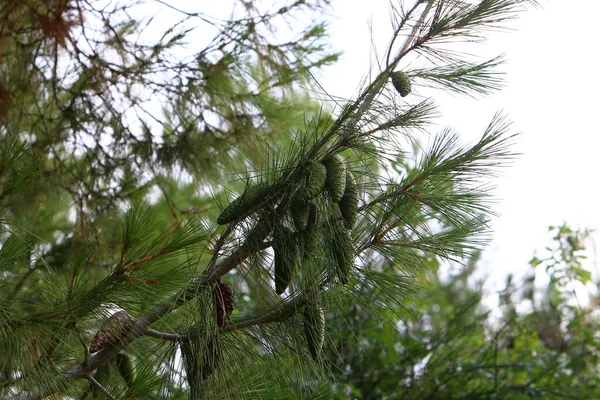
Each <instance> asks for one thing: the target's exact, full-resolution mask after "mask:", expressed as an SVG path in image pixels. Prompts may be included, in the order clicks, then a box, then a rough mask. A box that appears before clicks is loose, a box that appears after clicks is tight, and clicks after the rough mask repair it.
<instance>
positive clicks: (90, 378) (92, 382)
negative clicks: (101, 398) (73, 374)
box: [86, 375, 117, 400]
mask: <svg viewBox="0 0 600 400" xmlns="http://www.w3.org/2000/svg"><path fill="white" fill-rule="evenodd" d="M86 379H87V380H88V381H90V383H91V384H92V385H94V386H95V387H96V388H97V389H98V390H100V391H101V392H102V393H104V394H105V395H106V396H108V397H109V398H110V399H112V400H117V398H116V397H115V396H113V395H112V394H111V393H110V392H109V391H108V390H106V388H105V387H104V386H102V385H101V384H100V382H98V381H97V380H95V379H94V377H93V376H91V375H88V376H86Z"/></svg>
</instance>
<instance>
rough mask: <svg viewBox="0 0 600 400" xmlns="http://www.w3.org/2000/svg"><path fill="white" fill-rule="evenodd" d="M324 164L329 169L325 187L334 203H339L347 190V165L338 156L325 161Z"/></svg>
mask: <svg viewBox="0 0 600 400" xmlns="http://www.w3.org/2000/svg"><path fill="white" fill-rule="evenodd" d="M323 164H324V165H325V167H326V168H327V180H326V181H325V187H326V188H327V191H328V192H329V195H330V196H331V198H332V199H333V201H335V202H338V201H340V200H341V199H342V196H344V191H345V190H346V164H345V163H344V161H343V160H342V158H341V157H340V156H338V155H335V156H333V157H331V158H328V159H327V160H324V161H323Z"/></svg>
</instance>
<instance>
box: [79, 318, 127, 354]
mask: <svg viewBox="0 0 600 400" xmlns="http://www.w3.org/2000/svg"><path fill="white" fill-rule="evenodd" d="M134 321H135V319H134V318H133V317H132V316H131V315H129V313H128V312H127V311H119V312H116V313H114V314H113V315H111V316H110V318H108V319H107V320H106V321H105V322H104V325H102V328H100V330H99V331H98V332H96V334H95V335H94V337H93V338H92V343H91V345H90V353H95V352H97V351H100V350H102V349H103V348H104V347H106V345H107V344H109V343H115V342H116V341H118V340H119V339H121V338H122V337H123V336H124V335H125V333H126V332H127V331H128V330H129V329H131V328H132V327H133V322H134Z"/></svg>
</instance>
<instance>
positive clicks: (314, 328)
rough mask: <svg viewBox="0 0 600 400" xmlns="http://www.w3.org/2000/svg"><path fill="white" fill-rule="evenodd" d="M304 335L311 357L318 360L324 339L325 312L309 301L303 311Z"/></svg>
mask: <svg viewBox="0 0 600 400" xmlns="http://www.w3.org/2000/svg"><path fill="white" fill-rule="evenodd" d="M303 315H304V335H305V336H306V344H307V345H308V350H309V351H310V354H311V355H312V357H313V359H315V360H318V359H319V355H320V354H321V349H322V348H323V342H324V341H325V313H324V312H323V308H321V306H319V305H317V304H314V303H312V302H309V303H308V304H307V305H306V306H305V307H304V311H303Z"/></svg>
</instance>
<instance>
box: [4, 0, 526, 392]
mask: <svg viewBox="0 0 600 400" xmlns="http://www.w3.org/2000/svg"><path fill="white" fill-rule="evenodd" d="M522 3H523V2H521V1H517V0H481V1H475V2H466V1H456V0H416V1H412V2H411V1H399V2H397V3H394V8H393V16H394V26H393V27H394V32H393V36H392V37H391V38H390V41H389V47H388V48H387V50H386V52H385V54H384V55H383V57H381V59H379V60H378V61H379V62H378V64H377V65H378V70H377V71H373V73H372V74H371V75H372V76H373V79H372V80H370V81H368V82H366V84H365V85H364V87H363V88H362V89H361V90H360V92H359V93H358V94H357V95H356V97H355V98H353V99H349V100H347V101H344V102H343V103H340V102H339V100H336V102H335V106H334V107H332V108H331V109H328V108H326V106H325V105H324V104H330V102H329V101H328V100H325V101H323V99H321V100H317V99H311V98H310V97H309V96H308V93H310V92H307V91H306V88H307V87H308V88H310V89H313V90H314V91H317V90H319V85H318V82H316V81H315V79H314V75H313V74H312V73H311V72H312V71H314V70H316V69H317V68H319V67H321V66H324V65H327V64H330V63H332V62H334V61H335V60H336V58H337V55H336V54H333V53H331V52H330V51H329V50H328V48H327V46H326V45H325V38H326V36H325V35H326V31H325V26H326V25H325V24H324V23H308V24H307V25H306V26H303V25H302V24H301V23H300V22H299V21H305V20H309V21H313V20H318V19H319V18H320V17H322V16H323V14H322V11H323V10H325V9H327V7H328V6H329V5H328V2H327V1H323V0H308V1H290V2H286V4H285V5H283V6H282V5H280V2H277V4H278V7H280V8H265V7H263V6H262V5H260V6H259V5H258V2H257V3H256V4H255V3H254V2H250V1H236V2H234V4H235V7H234V11H233V12H232V13H231V19H229V20H222V19H219V18H216V17H213V16H211V15H209V13H208V12H204V10H202V11H195V10H191V9H190V10H187V9H183V8H179V6H178V5H175V3H171V2H168V1H167V2H165V1H153V0H151V1H149V2H144V3H142V2H140V3H138V2H126V3H124V4H125V5H123V4H122V3H110V4H108V5H106V4H104V3H102V4H100V3H98V2H88V1H79V0H48V1H46V0H43V1H42V0H31V1H27V2H23V3H19V2H13V3H10V4H9V3H7V4H5V5H2V6H1V10H0V12H1V14H0V19H1V21H2V24H1V25H2V28H0V41H1V46H0V106H1V107H2V108H1V109H0V229H1V230H0V246H1V247H0V287H1V288H2V290H0V351H1V354H3V357H2V358H0V393H1V395H2V396H5V397H8V398H11V396H16V395H17V394H19V395H20V396H21V397H20V398H42V397H47V396H56V397H61V396H62V397H65V398H147V399H154V398H156V399H159V398H169V399H178V398H191V399H200V398H207V399H212V398H256V397H260V398H286V397H288V398H317V397H320V398H327V397H335V393H334V392H333V391H332V385H331V383H330V381H329V375H328V373H327V370H328V365H327V363H326V362H325V360H324V359H323V357H322V356H321V349H322V347H323V345H324V343H326V342H327V340H328V337H329V336H328V334H329V333H331V332H335V330H336V327H337V326H341V324H344V318H345V310H347V306H348V304H350V303H353V304H355V305H361V306H362V307H364V308H365V309H372V310H373V312H379V313H380V314H381V317H382V318H385V312H381V310H382V308H381V307H378V308H376V307H372V306H374V305H375V304H390V306H391V305H392V304H395V305H401V306H402V307H406V306H407V304H409V302H410V298H411V294H413V293H414V292H415V291H416V284H415V282H414V280H413V277H414V276H415V274H419V273H420V272H421V271H422V270H423V268H425V266H426V264H425V262H424V260H425V256H435V257H440V258H444V259H461V258H464V257H467V256H469V254H471V253H472V252H473V251H477V250H479V249H480V248H481V245H482V244H483V243H484V242H485V239H486V236H485V234H486V232H487V222H488V219H489V216H490V214H491V212H492V211H491V210H490V209H489V195H490V193H489V185H488V179H489V177H490V176H491V174H493V173H494V171H495V169H496V167H498V166H500V165H504V164H505V163H506V162H507V161H509V160H510V159H511V157H512V154H511V152H510V150H509V145H510V142H511V139H512V136H511V134H509V133H508V127H509V126H508V123H507V121H506V118H505V117H503V116H501V115H496V116H495V117H493V119H492V121H491V122H490V124H489V126H488V127H487V128H486V129H485V131H484V133H483V135H482V136H481V139H480V140H479V141H477V142H476V143H474V144H473V145H471V146H466V147H463V146H461V145H460V144H459V140H458V137H457V135H456V134H454V133H453V132H452V131H451V130H449V129H446V130H443V131H442V132H441V133H440V134H438V135H437V136H436V139H435V140H434V141H433V145H432V146H431V148H430V149H429V150H428V151H427V152H425V153H423V154H421V155H419V157H417V158H415V159H411V158H410V157H411V154H410V153H409V152H407V151H406V150H407V149H406V148H404V146H402V143H403V138H410V137H411V135H412V134H413V133H415V132H418V131H421V130H423V129H425V128H426V126H427V124H428V123H429V122H430V119H431V117H432V116H433V115H434V114H435V105H434V103H433V101H432V100H431V99H428V98H424V97H423V94H422V93H419V88H423V87H428V86H434V87H435V86H438V87H441V88H443V89H444V90H452V91H455V92H457V93H468V94H474V93H475V94H485V93H488V92H490V91H492V90H494V89H495V88H496V87H497V83H498V82H499V80H498V79H499V78H498V74H497V72H496V71H495V67H497V66H498V64H499V63H500V61H499V60H498V59H493V60H483V61H481V60H470V59H468V57H467V56H463V55H462V54H460V53H458V52H455V51H449V50H448V48H447V46H442V44H447V42H449V41H452V42H459V41H461V40H462V41H465V42H472V41H474V40H478V39H483V38H484V34H485V31H486V30H488V29H497V28H501V27H503V26H504V23H505V22H506V21H507V20H509V19H511V18H514V17H515V16H516V15H517V13H518V12H519V11H520V10H521V9H522V7H523V4H522ZM148 13H153V14H152V16H149V15H148ZM307 15H308V16H310V17H311V18H299V17H300V16H304V17H306V16H307ZM170 17H173V20H175V21H176V22H175V23H173V24H172V25H170V26H168V27H165V25H164V23H165V22H164V21H167V20H169V18H170ZM159 20H160V21H162V22H161V23H159ZM199 26H200V27H201V28H198V27H199ZM197 29H201V34H200V35H198V31H197ZM157 33H158V34H157ZM211 35H212V36H211ZM199 37H201V38H202V40H200V39H198V38H199ZM207 37H210V38H211V39H210V40H206V38H207ZM414 65H419V66H420V69H416V67H415V68H414V69H412V70H411V68H412V66H414ZM396 71H402V72H401V74H400V75H399V74H398V72H396ZM398 76H400V78H401V79H400V80H398ZM396 89H398V90H400V93H397V92H396ZM409 92H410V93H409ZM332 100H333V98H332ZM320 102H323V104H321V103H320ZM388 171H392V172H388ZM383 261H385V263H387V264H391V265H393V267H394V268H393V269H392V270H389V271H386V272H384V271H383V270H382V269H381V268H380V266H381V262H383ZM364 285H367V286H369V287H372V289H373V290H371V291H369V292H368V293H365V292H364V291H363V290H357V288H358V287H363V286H364ZM397 308H398V307H393V308H391V309H397ZM315 378H319V379H315ZM315 382H316V383H315Z"/></svg>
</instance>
